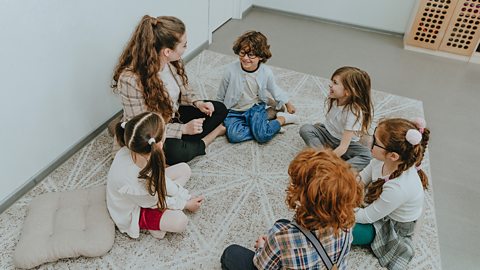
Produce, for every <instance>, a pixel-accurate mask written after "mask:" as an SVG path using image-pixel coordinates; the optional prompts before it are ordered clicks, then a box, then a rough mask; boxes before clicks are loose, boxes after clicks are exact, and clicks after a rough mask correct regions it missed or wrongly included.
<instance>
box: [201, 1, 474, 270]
mask: <svg viewBox="0 0 480 270" xmlns="http://www.w3.org/2000/svg"><path fill="white" fill-rule="evenodd" d="M252 29H254V30H257V31H261V32H264V33H265V34H266V35H267V36H268V38H269V41H270V44H271V50H272V53H273V57H272V59H270V60H269V62H268V63H269V64H270V65H274V66H279V67H284V68H288V69H292V70H295V71H299V72H303V73H308V74H314V75H317V76H321V77H325V78H329V77H330V75H331V73H332V72H333V71H334V70H335V69H336V68H338V67H340V66H344V65H351V66H358V67H360V68H362V69H364V70H366V71H368V73H369V74H370V76H371V78H372V86H373V89H376V90H381V91H385V92H389V93H392V94H396V95H400V96H405V97H410V98H414V99H418V100H422V101H423V103H424V110H425V116H426V120H427V124H428V126H429V127H430V129H431V132H432V135H431V144H430V162H431V167H432V178H433V182H434V183H433V189H434V195H435V207H436V216H437V223H438V230H439V239H440V250H441V257H442V266H443V269H461V268H463V269H478V268H479V266H478V263H479V262H480V257H479V255H480V254H479V252H478V250H479V248H478V242H479V241H478V240H480V230H479V229H478V224H479V222H480V215H479V214H478V209H477V208H478V206H479V205H480V181H479V178H480V176H479V175H480V170H479V169H478V164H477V163H476V161H478V158H479V157H480V156H479V154H478V152H479V150H480V146H479V144H478V136H479V135H480V124H479V122H480V121H479V120H478V119H477V117H480V65H479V64H468V63H465V62H461V61H457V60H451V59H446V58H441V57H436V56H431V55H426V54H420V53H416V52H411V51H406V50H404V49H403V47H402V46H403V42H402V38H401V37H399V36H392V35H386V34H381V33H375V32H370V31H365V30H361V29H354V28H351V27H346V26H341V25H334V24H329V23H324V22H320V21H314V20H309V19H307V18H302V17H300V16H288V15H285V14H281V13H275V12H270V11H265V10H263V9H256V8H254V9H252V10H251V11H250V12H249V13H248V14H247V15H246V16H244V18H243V20H230V21H229V22H227V23H226V24H224V25H223V26H222V27H220V28H219V29H218V30H217V31H215V33H214V35H213V42H212V44H211V45H210V46H209V49H210V50H212V51H216V52H220V53H225V54H230V55H233V52H232V49H231V47H232V43H233V41H234V40H235V38H236V37H237V36H239V35H240V34H241V33H243V32H244V31H247V30H252ZM475 168H476V169H475Z"/></svg>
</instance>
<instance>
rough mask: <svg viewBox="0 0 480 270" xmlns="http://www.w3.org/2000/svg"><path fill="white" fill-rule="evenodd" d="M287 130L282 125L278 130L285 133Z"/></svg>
mask: <svg viewBox="0 0 480 270" xmlns="http://www.w3.org/2000/svg"><path fill="white" fill-rule="evenodd" d="M285 132H287V130H286V129H284V128H283V127H280V130H279V131H278V133H279V134H283V133H285Z"/></svg>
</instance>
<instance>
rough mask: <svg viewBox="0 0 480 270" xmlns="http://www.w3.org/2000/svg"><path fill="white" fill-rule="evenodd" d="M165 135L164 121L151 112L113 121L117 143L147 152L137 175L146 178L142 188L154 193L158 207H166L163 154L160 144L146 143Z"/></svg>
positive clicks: (139, 151)
mask: <svg viewBox="0 0 480 270" xmlns="http://www.w3.org/2000/svg"><path fill="white" fill-rule="evenodd" d="M164 134H165V122H164V120H163V117H162V116H161V115H159V114H156V113H152V112H144V113H141V114H139V115H137V116H135V117H134V118H132V119H130V121H128V122H127V123H126V124H125V128H123V127H122V123H121V122H119V123H117V125H116V127H115V135H116V137H117V141H118V144H119V145H120V146H122V147H123V146H126V147H127V148H128V149H129V150H130V151H132V152H135V153H138V154H144V155H145V154H150V158H149V159H148V162H147V165H146V166H145V168H143V169H142V170H141V171H140V172H139V175H138V178H140V179H145V180H146V188H147V191H148V192H149V193H150V195H152V196H154V195H155V194H157V197H158V205H157V206H158V208H159V209H165V208H167V202H166V196H167V187H166V182H165V181H166V180H165V168H166V165H165V155H164V152H163V149H162V147H160V146H158V145H157V144H156V143H152V144H150V143H149V140H150V139H151V138H153V139H155V142H160V141H162V140H163V137H164Z"/></svg>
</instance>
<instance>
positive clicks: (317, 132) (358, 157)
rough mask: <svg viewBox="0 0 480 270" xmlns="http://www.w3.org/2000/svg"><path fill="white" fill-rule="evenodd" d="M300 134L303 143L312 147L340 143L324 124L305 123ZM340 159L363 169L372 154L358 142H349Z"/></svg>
mask: <svg viewBox="0 0 480 270" xmlns="http://www.w3.org/2000/svg"><path fill="white" fill-rule="evenodd" d="M300 136H301V137H302V139H303V140H304V141H305V143H306V144H307V145H308V146H310V147H313V148H324V147H329V148H332V149H335V148H337V147H338V146H339V145H340V140H339V139H337V138H335V137H333V136H332V135H331V134H330V133H329V132H328V131H327V129H326V128H325V125H323V124H320V123H317V124H315V125H310V124H305V125H303V126H302V127H301V128H300ZM342 159H344V160H346V161H347V162H348V163H350V164H351V165H352V167H353V168H355V169H356V170H358V171H361V170H363V168H365V167H366V166H367V165H368V163H370V160H371V159H372V156H371V154H370V150H369V149H368V148H367V147H365V146H364V145H362V144H360V143H359V142H350V145H349V146H348V149H347V151H346V152H345V154H343V156H342Z"/></svg>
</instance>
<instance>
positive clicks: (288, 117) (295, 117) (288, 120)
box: [277, 112, 298, 125]
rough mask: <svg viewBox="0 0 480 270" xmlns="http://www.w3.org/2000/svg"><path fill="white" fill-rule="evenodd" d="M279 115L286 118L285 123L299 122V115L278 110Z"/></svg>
mask: <svg viewBox="0 0 480 270" xmlns="http://www.w3.org/2000/svg"><path fill="white" fill-rule="evenodd" d="M279 116H281V117H283V118H285V125H287V124H297V123H298V115H295V114H291V113H286V112H278V113H277V117H279Z"/></svg>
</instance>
